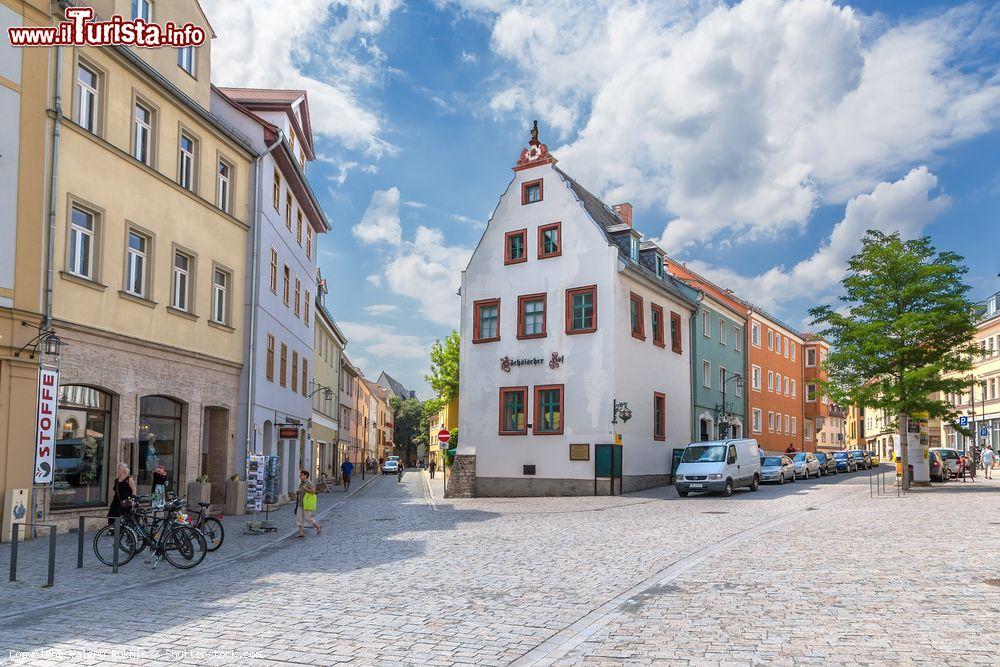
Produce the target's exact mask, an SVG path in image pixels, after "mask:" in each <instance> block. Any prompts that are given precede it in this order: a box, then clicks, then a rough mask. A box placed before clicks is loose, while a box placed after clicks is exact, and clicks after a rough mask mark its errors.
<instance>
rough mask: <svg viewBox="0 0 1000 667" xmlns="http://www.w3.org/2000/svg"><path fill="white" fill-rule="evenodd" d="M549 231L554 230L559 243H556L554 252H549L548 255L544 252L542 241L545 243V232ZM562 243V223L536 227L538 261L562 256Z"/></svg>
mask: <svg viewBox="0 0 1000 667" xmlns="http://www.w3.org/2000/svg"><path fill="white" fill-rule="evenodd" d="M550 229H554V230H556V238H558V239H559V241H558V242H557V243H556V250H555V252H549V253H547V252H545V243H544V241H545V232H547V231H549V230H550ZM562 242H563V236H562V222H553V223H551V224H548V225H539V227H538V259H548V258H549V257H559V256H560V255H562V245H563V244H562Z"/></svg>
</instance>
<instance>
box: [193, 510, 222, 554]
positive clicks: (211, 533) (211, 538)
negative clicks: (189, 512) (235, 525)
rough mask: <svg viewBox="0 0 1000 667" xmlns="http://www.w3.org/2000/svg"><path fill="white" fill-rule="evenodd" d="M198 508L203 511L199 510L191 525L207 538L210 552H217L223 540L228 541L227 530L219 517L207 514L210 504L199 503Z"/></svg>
mask: <svg viewBox="0 0 1000 667" xmlns="http://www.w3.org/2000/svg"><path fill="white" fill-rule="evenodd" d="M198 507H200V508H201V509H200V510H198V514H196V515H195V519H194V521H192V522H191V525H192V526H193V527H194V528H195V529H197V530H198V531H200V532H201V534H202V535H204V536H205V542H206V543H207V544H208V550H209V551H215V550H217V549H218V548H219V547H221V546H222V542H223V540H225V539H226V529H225V528H224V527H223V526H222V522H221V521H219V519H218V518H217V517H214V516H212V515H210V514H207V512H208V507H209V503H198Z"/></svg>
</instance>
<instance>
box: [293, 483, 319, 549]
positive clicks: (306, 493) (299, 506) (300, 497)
mask: <svg viewBox="0 0 1000 667" xmlns="http://www.w3.org/2000/svg"><path fill="white" fill-rule="evenodd" d="M315 511H316V485H315V484H313V483H312V482H311V481H309V471H308V470H300V471H299V490H298V491H297V492H296V493H295V515H296V517H297V518H298V522H297V523H298V526H299V533H298V535H296V536H295V537H305V536H306V530H305V528H306V521H308V522H309V523H311V524H312V526H313V528H315V529H316V534H317V535H319V534H320V532H321V531H322V530H323V526H321V525H320V523H319V522H318V521H316V517H314V516H313V512H315Z"/></svg>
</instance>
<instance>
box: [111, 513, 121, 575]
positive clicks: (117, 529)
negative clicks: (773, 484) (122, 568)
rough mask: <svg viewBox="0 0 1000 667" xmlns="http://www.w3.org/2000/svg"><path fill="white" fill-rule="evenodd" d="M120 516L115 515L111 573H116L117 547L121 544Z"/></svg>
mask: <svg viewBox="0 0 1000 667" xmlns="http://www.w3.org/2000/svg"><path fill="white" fill-rule="evenodd" d="M121 535H122V518H121V517H120V516H116V517H115V553H114V555H113V556H111V574H118V547H119V545H120V544H121Z"/></svg>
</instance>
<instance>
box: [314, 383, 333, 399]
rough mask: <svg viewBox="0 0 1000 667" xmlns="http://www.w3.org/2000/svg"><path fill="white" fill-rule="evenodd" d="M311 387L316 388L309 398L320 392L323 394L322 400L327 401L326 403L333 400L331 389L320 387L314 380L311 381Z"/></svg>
mask: <svg viewBox="0 0 1000 667" xmlns="http://www.w3.org/2000/svg"><path fill="white" fill-rule="evenodd" d="M312 385H313V386H314V387H316V388H315V389H314V390H313V391H312V393H311V394H309V396H310V397H311V396H314V395H315V394H316V393H318V392H320V391H322V392H323V399H324V400H327V401H332V400H333V389H331V388H330V387H325V386H323V385H321V384H320V383H318V382H316V381H315V380H313V381H312Z"/></svg>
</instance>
